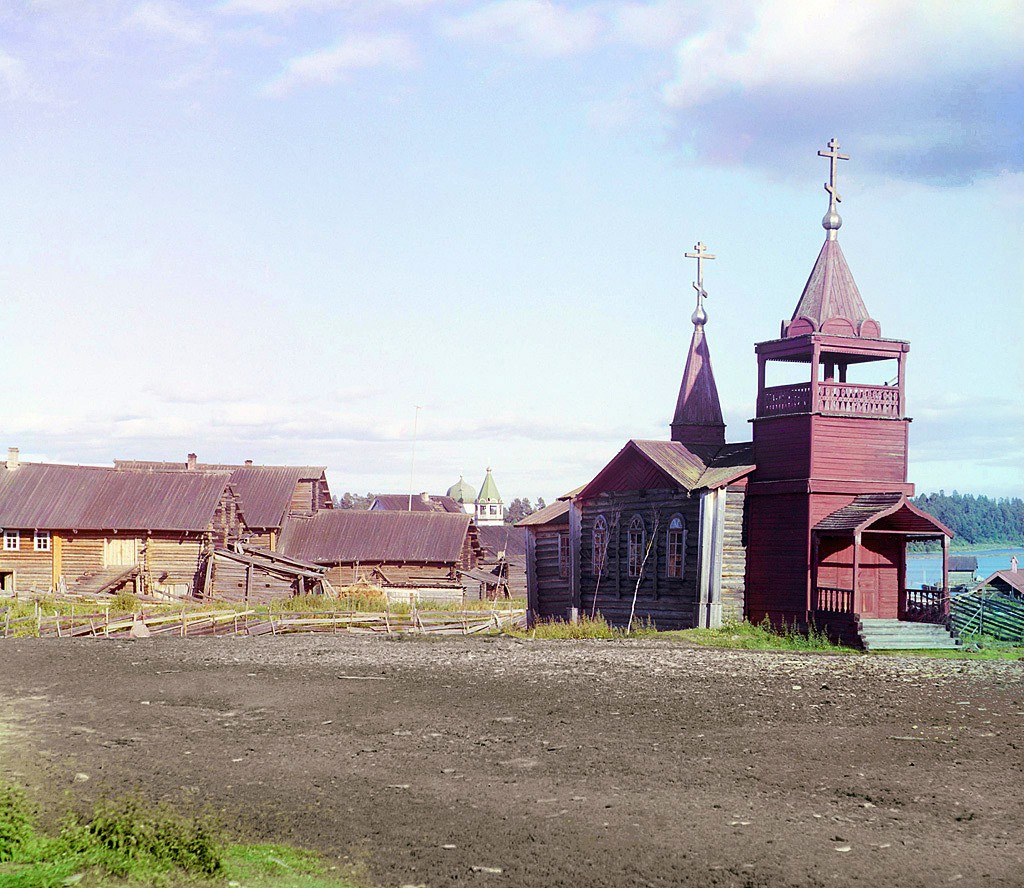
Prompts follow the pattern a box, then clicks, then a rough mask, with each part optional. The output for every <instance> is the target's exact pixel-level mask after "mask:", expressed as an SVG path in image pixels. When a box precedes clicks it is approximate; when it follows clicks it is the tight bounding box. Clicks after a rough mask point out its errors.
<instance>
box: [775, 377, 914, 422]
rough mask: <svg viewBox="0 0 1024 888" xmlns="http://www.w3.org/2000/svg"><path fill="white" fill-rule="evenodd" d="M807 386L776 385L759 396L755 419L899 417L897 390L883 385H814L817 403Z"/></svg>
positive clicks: (835, 383) (831, 383)
mask: <svg viewBox="0 0 1024 888" xmlns="http://www.w3.org/2000/svg"><path fill="white" fill-rule="evenodd" d="M812 400H813V399H812V396H811V384H810V383H809V382H799V383H797V384H796V385H777V386H772V387H771V388H766V389H764V391H763V392H762V393H761V404H760V409H759V411H758V416H781V415H784V414H787V413H811V412H821V413H841V414H845V415H848V416H888V417H899V416H901V415H902V412H901V405H900V390H899V389H898V388H895V387H893V386H886V385H853V384H851V383H846V382H820V383H818V403H817V404H813V403H812Z"/></svg>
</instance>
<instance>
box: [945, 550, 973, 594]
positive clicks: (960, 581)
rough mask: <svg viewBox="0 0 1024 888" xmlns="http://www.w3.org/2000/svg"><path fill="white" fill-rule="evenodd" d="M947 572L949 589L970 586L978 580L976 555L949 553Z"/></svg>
mask: <svg viewBox="0 0 1024 888" xmlns="http://www.w3.org/2000/svg"><path fill="white" fill-rule="evenodd" d="M948 574H949V588H950V589H955V588H956V587H958V586H960V587H965V588H970V587H971V586H973V585H974V584H975V583H976V582H977V581H978V556H977V555H950V556H949V565H948Z"/></svg>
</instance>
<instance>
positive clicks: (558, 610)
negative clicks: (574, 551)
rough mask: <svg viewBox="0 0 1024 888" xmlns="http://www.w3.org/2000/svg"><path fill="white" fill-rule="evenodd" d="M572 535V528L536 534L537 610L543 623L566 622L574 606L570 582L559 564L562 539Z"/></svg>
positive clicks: (563, 526) (562, 526) (560, 526)
mask: <svg viewBox="0 0 1024 888" xmlns="http://www.w3.org/2000/svg"><path fill="white" fill-rule="evenodd" d="M568 533H569V525H568V524H562V525H555V526H553V527H550V528H548V527H540V528H538V529H537V531H536V541H535V547H534V558H535V565H536V580H537V595H536V599H537V600H536V605H535V610H536V613H537V616H539V617H540V618H541V619H543V620H552V619H554V620H565V619H568V617H569V608H570V607H571V606H572V590H571V588H570V578H569V577H568V576H564V577H563V576H562V575H561V573H560V571H559V564H558V538H559V537H560V536H561V535H562V534H566V535H567V534H568Z"/></svg>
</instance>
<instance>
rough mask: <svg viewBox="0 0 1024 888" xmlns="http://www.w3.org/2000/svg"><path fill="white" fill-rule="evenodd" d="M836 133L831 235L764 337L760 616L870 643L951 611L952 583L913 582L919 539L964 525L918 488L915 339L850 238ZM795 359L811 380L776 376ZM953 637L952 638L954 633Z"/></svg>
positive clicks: (758, 444)
mask: <svg viewBox="0 0 1024 888" xmlns="http://www.w3.org/2000/svg"><path fill="white" fill-rule="evenodd" d="M838 148H839V145H838V144H837V143H836V141H835V140H832V141H831V142H830V143H829V151H823V152H819V153H820V154H821V155H822V156H823V157H828V158H829V159H830V161H831V171H832V174H831V176H830V181H829V184H828V185H826V190H827V191H828V192H829V194H830V196H831V201H830V205H829V210H828V213H826V215H825V218H824V219H823V220H822V225H823V226H824V228H825V231H826V238H825V243H824V245H823V246H822V248H821V252H820V253H819V254H818V259H817V261H816V262H815V264H814V268H813V269H812V271H811V274H810V277H809V278H808V280H807V284H806V285H805V287H804V290H803V293H802V294H801V296H800V300H799V302H798V303H797V306H796V309H795V310H794V311H793V315H792V318H791V319H790V320H789V321H788V322H783V324H782V330H781V335H780V336H779V338H778V339H773V340H771V341H769V342H761V343H758V344H757V345H756V346H755V352H756V354H757V361H758V384H757V415H756V416H755V418H754V420H753V427H754V462H755V463H756V466H757V468H756V470H755V471H754V473H753V475H752V476H751V478H750V483H749V485H748V488H747V497H748V510H749V513H748V528H749V529H748V551H747V578H748V582H747V614H748V617H749V618H750V619H751V620H752V621H754V622H757V621H759V620H761V619H763V618H764V617H765V616H767V617H769V618H770V619H771V620H772V621H773V622H776V623H783V622H785V623H789V624H793V623H795V624H797V625H800V626H806V625H807V624H809V623H812V624H814V625H817V626H818V627H821V628H827V629H828V630H829V631H830V633H832V634H833V635H837V636H840V637H843V638H846V639H848V640H851V641H855V640H858V639H859V640H860V641H863V642H867V637H868V636H871V635H872V633H873V632H874V631H875V630H876V629H881V628H887V629H888V628H891V625H892V624H882V623H875V622H873V621H877V620H887V621H920V622H932V623H943V622H944V621H945V620H946V618H947V616H948V598H947V596H946V592H945V588H946V586H947V585H948V584H947V582H946V581H945V576H946V570H945V567H944V569H943V577H944V580H943V590H941V591H939V592H935V593H927V592H922V591H920V590H918V591H916V592H911V591H910V590H908V589H907V587H906V549H907V542H908V541H909V540H912V539H939V540H941V541H942V545H943V564H944V565H945V564H946V563H947V555H948V543H949V539H950V538H951V537H952V532H951V531H950V530H949V529H948V528H947V527H945V526H944V525H942V524H940V523H939V522H938V521H936V520H935V519H934V518H932V517H931V516H930V515H927V514H925V513H923V512H921V511H920V510H919V509H917V508H915V507H914V506H913V505H912V504H911V503H910V502H909V501H908V497H910V496H912V495H913V493H914V486H913V484H910V483H909V482H908V481H907V436H908V431H909V426H910V418H909V417H908V415H907V409H906V408H907V402H906V387H905V380H906V364H907V354H908V352H909V350H910V344H909V343H908V342H906V341H905V340H901V339H885V338H883V337H882V332H881V325H880V324H879V323H878V321H876V320H875V319H874V318H873V317H872V316H871V315H870V313H869V312H868V310H867V308H866V306H865V304H864V300H863V299H862V298H861V295H860V291H859V290H858V289H857V284H856V282H855V281H854V279H853V275H852V274H851V272H850V268H849V266H848V265H847V263H846V259H845V257H844V256H843V251H842V248H841V247H840V246H839V240H838V232H839V227H840V226H841V225H842V220H841V219H840V217H839V213H838V212H837V207H836V203H837V201H838V200H839V196H838V194H837V193H836V188H835V170H836V161H837V160H841V159H842V160H845V159H846V158H845V157H843V156H842V155H840V154H839V151H838ZM779 365H786V367H787V368H788V373H789V374H790V375H792V374H793V373H794V372H795V373H796V374H798V375H799V376H801V377H802V378H801V379H800V381H799V382H796V383H790V384H784V385H771V384H770V382H771V381H772V380H771V379H770V376H771V375H774V373H775V372H777V371H779V370H780V369H781V368H780V366H779ZM947 640H948V638H947Z"/></svg>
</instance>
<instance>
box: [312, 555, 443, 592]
mask: <svg viewBox="0 0 1024 888" xmlns="http://www.w3.org/2000/svg"><path fill="white" fill-rule="evenodd" d="M327 579H328V581H329V582H330V583H331V585H333V586H334V587H335V588H337V587H339V586H351V585H352V584H353V583H357V582H359V581H360V580H363V581H364V582H369V583H373V584H374V585H379V584H380V583H382V582H385V583H391V584H397V585H401V586H416V585H418V584H424V585H430V584H431V583H444V584H448V583H453V582H457V578H456V573H455V565H453V564H441V563H432V564H431V563H412V562H406V563H404V564H387V563H383V562H375V563H370V562H368V561H362V562H360V563H359V564H332V565H329V568H328V571H327Z"/></svg>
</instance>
